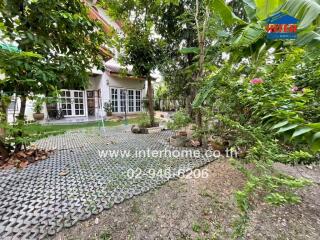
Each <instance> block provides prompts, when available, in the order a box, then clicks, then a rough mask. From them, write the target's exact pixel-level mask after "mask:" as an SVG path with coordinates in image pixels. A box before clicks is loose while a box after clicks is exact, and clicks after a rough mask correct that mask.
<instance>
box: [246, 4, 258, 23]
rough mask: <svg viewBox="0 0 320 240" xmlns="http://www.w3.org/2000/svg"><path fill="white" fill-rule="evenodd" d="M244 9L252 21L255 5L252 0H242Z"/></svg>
mask: <svg viewBox="0 0 320 240" xmlns="http://www.w3.org/2000/svg"><path fill="white" fill-rule="evenodd" d="M243 2H244V10H245V11H246V13H247V16H248V18H249V19H250V20H251V21H252V20H254V19H255V18H256V10H257V6H256V3H255V2H254V0H243Z"/></svg>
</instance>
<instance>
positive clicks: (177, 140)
mask: <svg viewBox="0 0 320 240" xmlns="http://www.w3.org/2000/svg"><path fill="white" fill-rule="evenodd" d="M189 123H191V119H190V117H189V116H188V114H187V113H186V112H185V111H184V110H180V111H178V112H177V113H175V114H174V115H173V118H172V121H170V122H169V123H168V128H169V129H172V130H174V131H175V136H173V137H171V138H170V143H171V144H172V145H174V146H176V147H181V146H184V145H185V144H186V142H187V141H188V137H187V130H186V128H187V126H188V125H189ZM182 128H184V131H183V130H182ZM181 130H182V131H181Z"/></svg>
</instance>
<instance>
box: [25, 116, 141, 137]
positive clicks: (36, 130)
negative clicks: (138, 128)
mask: <svg viewBox="0 0 320 240" xmlns="http://www.w3.org/2000/svg"><path fill="white" fill-rule="evenodd" d="M137 122H138V119H136V118H132V119H128V124H136V123H137ZM104 123H105V126H106V127H115V126H119V125H122V124H125V121H124V120H123V121H120V122H113V121H105V122H104ZM99 126H101V122H90V123H77V124H66V125H60V124H59V125H41V124H29V125H27V126H25V127H24V130H25V131H26V133H27V134H46V135H54V134H62V133H64V132H66V131H70V130H77V129H85V128H92V127H99Z"/></svg>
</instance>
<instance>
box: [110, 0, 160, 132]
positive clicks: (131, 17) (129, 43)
mask: <svg viewBox="0 0 320 240" xmlns="http://www.w3.org/2000/svg"><path fill="white" fill-rule="evenodd" d="M105 4H106V6H107V7H106V8H107V9H108V12H109V15H111V16H113V17H114V18H116V19H118V20H121V21H122V25H123V30H124V33H125V36H124V37H123V38H122V39H120V42H121V44H120V45H121V46H120V47H123V48H124V50H125V52H124V54H123V55H122V56H121V59H122V60H123V62H124V63H125V64H130V65H132V66H133V71H134V73H135V74H136V75H138V76H142V77H145V78H146V79H147V82H148V110H149V116H150V125H151V126H154V125H155V120H154V103H153V89H152V77H151V73H152V71H153V70H156V69H157V67H158V66H159V64H160V63H161V62H162V59H163V57H162V56H163V55H162V53H163V52H162V46H163V42H162V40H161V39H159V38H157V36H156V35H155V32H154V30H155V28H154V22H153V17H154V13H155V12H157V7H158V4H157V2H156V1H148V0H138V1H135V0H129V1H128V0H120V1H119V0H111V1H105Z"/></svg>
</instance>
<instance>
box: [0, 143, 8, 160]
mask: <svg viewBox="0 0 320 240" xmlns="http://www.w3.org/2000/svg"><path fill="white" fill-rule="evenodd" d="M8 157H9V151H8V149H7V148H6V146H5V145H4V142H3V141H2V140H1V139H0V161H2V160H5V159H7V158H8Z"/></svg>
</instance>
